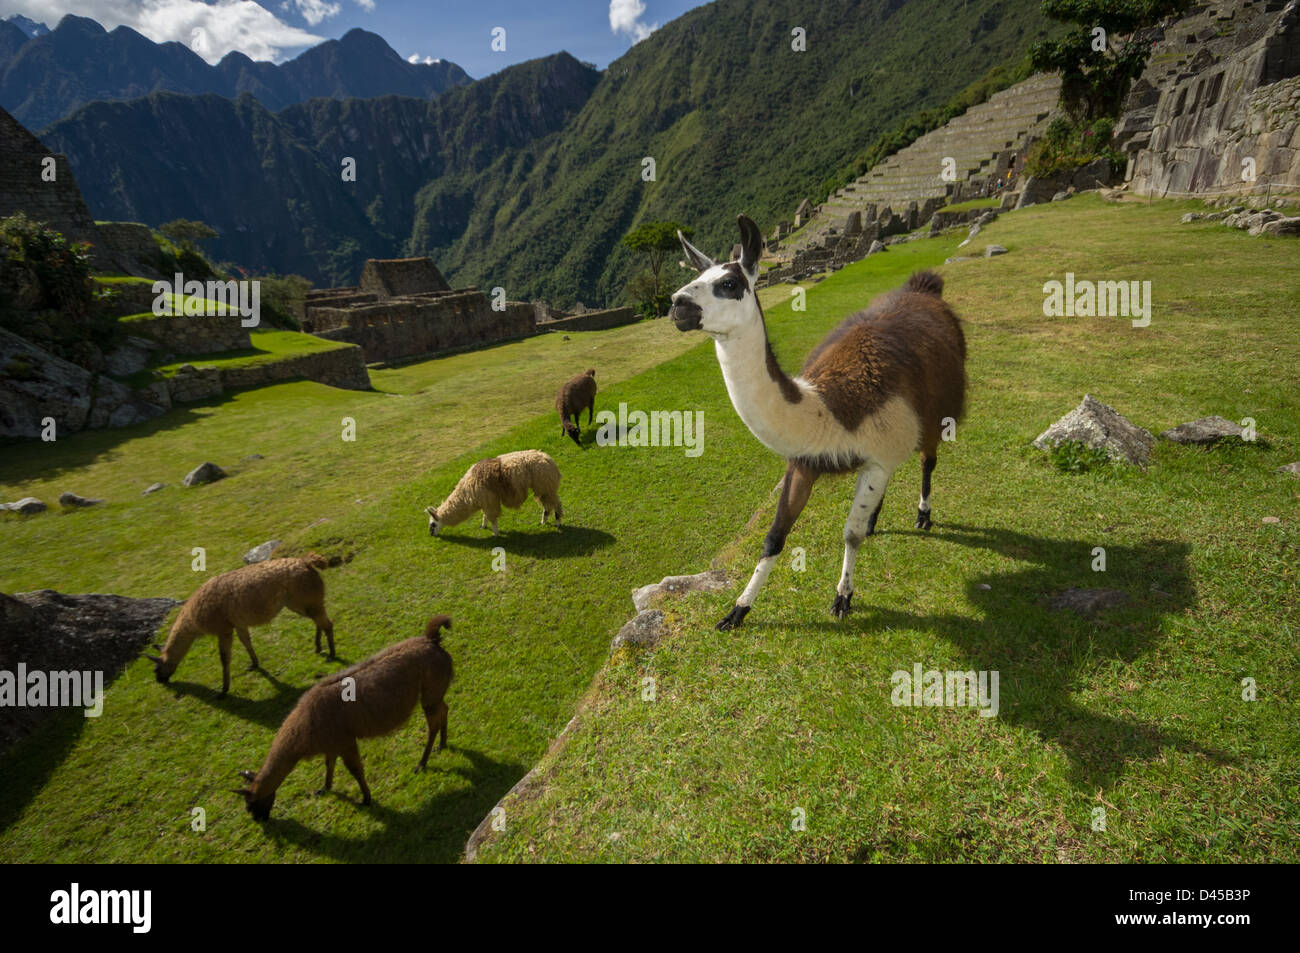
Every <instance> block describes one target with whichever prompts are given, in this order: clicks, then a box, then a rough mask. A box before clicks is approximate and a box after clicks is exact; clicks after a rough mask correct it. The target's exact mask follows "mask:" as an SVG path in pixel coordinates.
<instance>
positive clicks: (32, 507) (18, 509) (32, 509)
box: [4, 496, 49, 516]
mask: <svg viewBox="0 0 1300 953" xmlns="http://www.w3.org/2000/svg"><path fill="white" fill-rule="evenodd" d="M4 508H5V509H7V510H8V511H9V512H10V513H21V514H22V515H23V516H32V515H33V514H35V513H44V512H45V511H46V510H47V509H49V507H47V506H46V505H45V504H44V503H42V502H41V501H40V500H38V499H37V498H36V497H34V496H24V497H23V498H22V499H21V500H19V501H18V502H16V503H5V504H4Z"/></svg>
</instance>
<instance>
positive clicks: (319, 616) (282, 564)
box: [145, 553, 334, 695]
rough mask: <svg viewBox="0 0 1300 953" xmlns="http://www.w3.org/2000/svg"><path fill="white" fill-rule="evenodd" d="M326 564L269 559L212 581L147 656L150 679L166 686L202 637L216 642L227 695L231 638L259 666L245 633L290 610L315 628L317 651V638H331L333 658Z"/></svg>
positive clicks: (312, 559) (315, 559)
mask: <svg viewBox="0 0 1300 953" xmlns="http://www.w3.org/2000/svg"><path fill="white" fill-rule="evenodd" d="M327 566H329V561H328V560H326V558H325V557H324V556H321V555H318V554H317V553H308V554H307V555H306V556H303V557H301V558H299V557H292V556H291V557H285V558H281V559H268V560H266V561H265V562H260V563H254V564H253V565H251V566H241V567H240V568H238V569H232V570H230V572H223V573H221V575H219V576H213V577H212V578H211V579H209V580H208V581H207V582H205V583H204V584H203V585H201V586H199V588H198V589H197V590H195V592H194V595H192V596H190V597H189V598H188V599H187V600H185V605H183V606H181V611H180V615H178V616H177V617H176V621H175V622H173V623H172V628H171V633H170V634H169V635H168V636H167V644H165V645H162V646H159V645H158V644H157V643H155V644H154V648H155V649H159V651H160V652H161V653H162V654H161V655H146V656H145V658H147V659H149V661H151V662H153V664H154V677H156V678H157V679H158V681H160V682H163V683H166V682H167V680H168V679H170V678H171V677H172V673H174V672H175V671H176V667H177V666H178V665H180V664H181V660H182V659H184V658H185V656H186V654H187V653H188V652H189V650H190V646H191V645H193V644H194V640H195V639H197V638H199V637H200V636H203V635H215V636H216V637H217V649H218V651H219V652H220V653H221V694H222V695H225V694H226V693H227V692H228V691H230V651H231V648H232V647H233V644H234V637H235V636H236V635H238V636H239V641H240V642H242V643H243V644H244V648H245V649H247V650H248V658H249V661H250V663H251V664H250V665H249V668H250V669H255V668H257V667H258V664H259V663H258V661H257V653H256V652H254V651H253V642H252V640H251V639H250V638H249V634H248V630H249V628H250V627H252V626H255V625H265V624H266V623H268V622H270V621H271V620H272V619H274V618H275V617H276V616H277V615H279V614H280V610H281V609H286V608H287V609H289V610H291V611H293V612H296V613H298V615H301V616H305V617H306V618H308V619H311V620H312V621H313V622H315V623H316V651H317V652H319V651H320V637H321V633H324V634H325V636H326V638H328V639H329V647H330V653H329V657H330V658H333V657H334V623H333V622H331V621H330V618H329V616H328V615H326V614H325V580H323V579H322V578H321V575H320V573H319V572H318V571H317V570H319V569H325V568H326V567H327Z"/></svg>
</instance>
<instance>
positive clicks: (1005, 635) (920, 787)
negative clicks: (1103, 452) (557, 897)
mask: <svg viewBox="0 0 1300 953" xmlns="http://www.w3.org/2000/svg"><path fill="white" fill-rule="evenodd" d="M1190 207H1192V206H1191V205H1177V204H1172V203H1158V204H1156V205H1155V206H1153V207H1148V206H1146V205H1129V206H1124V207H1116V206H1110V207H1107V206H1104V205H1103V204H1102V203H1101V202H1100V201H1098V200H1095V199H1093V198H1084V199H1080V200H1076V201H1074V202H1071V203H1069V207H1067V208H1061V207H1060V206H1059V205H1054V206H1051V207H1043V208H1038V209H1033V210H1029V211H1027V212H1023V213H1017V214H1015V215H1014V216H1010V217H1006V218H1003V219H1001V220H999V221H998V222H997V223H996V224H995V225H994V226H992V227H991V229H990V230H986V232H985V233H983V234H981V236H980V240H981V241H990V242H998V243H1001V244H1005V245H1006V246H1007V247H1008V248H1009V249H1010V251H1011V253H1010V254H1009V255H1007V256H1005V257H1002V258H997V259H992V260H979V261H970V262H963V263H959V264H957V265H954V266H951V267H949V268H946V269H945V274H946V276H947V279H948V288H949V292H948V293H949V297H950V298H951V300H952V301H953V303H954V304H955V305H956V307H957V308H958V309H959V311H960V313H961V314H962V315H963V316H964V317H965V319H966V320H967V322H968V335H969V342H970V351H971V365H970V370H971V378H972V381H973V386H972V388H971V404H970V412H969V416H968V419H967V421H966V422H965V423H964V424H963V426H962V427H961V428H960V429H959V437H958V440H957V442H956V443H955V444H954V445H951V446H949V447H946V448H945V452H941V455H940V464H939V468H938V471H937V472H936V477H935V497H934V501H935V512H936V527H935V529H934V530H933V531H932V532H931V533H930V534H929V535H928V536H924V535H922V534H919V533H917V532H915V531H913V530H912V529H911V523H912V515H913V512H914V506H915V504H914V500H915V493H916V489H917V482H918V477H917V474H918V468H917V465H916V463H915V461H913V462H912V463H911V464H909V465H907V466H905V467H904V468H903V469H902V470H901V471H900V472H899V474H898V475H897V476H896V478H895V484H896V485H895V486H894V488H893V489H892V490H891V492H890V493H889V494H888V495H887V498H886V505H885V508H884V512H883V514H882V520H881V529H882V532H881V533H880V534H879V535H877V536H876V537H875V538H873V539H872V540H870V541H869V542H868V544H867V545H866V546H865V547H864V553H863V556H862V558H860V559H859V562H858V571H857V586H858V592H857V598H856V600H855V607H854V612H853V614H852V615H851V616H850V617H849V619H848V620H847V621H846V622H845V623H844V624H834V623H832V621H831V620H830V618H829V616H828V612H827V610H828V608H829V605H830V602H831V597H832V595H833V586H834V582H835V578H836V575H837V571H838V566H839V557H840V548H841V544H840V528H841V526H842V521H843V518H844V514H845V509H846V507H847V505H848V500H849V497H850V495H851V489H850V486H851V484H850V483H849V482H848V481H847V480H840V481H838V482H835V483H829V482H828V483H825V484H824V485H821V486H819V487H818V489H817V491H816V493H815V494H814V496H813V499H812V502H811V503H810V505H809V507H808V510H807V511H806V512H805V515H804V517H803V519H802V521H801V522H800V524H799V525H798V526H797V527H796V529H795V532H794V533H793V535H792V537H791V539H790V541H789V543H788V544H787V546H788V547H790V548H788V549H787V551H786V558H785V559H784V560H783V562H782V565H781V566H780V567H779V568H778V569H777V571H776V572H774V573H773V576H772V578H771V580H770V581H769V583H768V587H767V589H766V590H765V592H764V593H763V595H762V596H761V597H760V600H759V604H758V605H757V607H756V608H755V610H754V612H753V613H752V614H751V615H750V617H749V620H747V622H746V624H745V627H744V628H743V629H741V630H739V631H734V632H727V633H719V632H714V631H712V630H711V625H712V623H713V622H715V621H716V620H717V619H718V618H720V617H721V616H722V615H723V614H724V613H725V611H726V608H727V606H728V604H729V602H730V600H731V599H732V598H734V596H735V594H736V592H735V590H738V588H739V584H737V586H736V587H735V590H733V591H731V592H728V593H726V594H719V595H716V596H705V597H699V596H697V597H692V598H691V599H689V600H685V601H681V602H671V603H667V604H665V605H664V608H665V609H666V610H667V611H668V612H669V614H670V615H669V618H670V623H671V627H672V629H673V633H674V634H673V635H672V636H670V637H669V638H668V639H667V640H666V641H665V642H663V643H662V644H661V645H660V646H659V647H658V648H657V649H656V650H654V651H651V652H646V653H641V654H635V653H632V652H630V651H629V652H624V653H620V655H619V656H617V657H616V658H615V659H614V660H613V661H612V663H611V664H610V666H609V667H608V668H607V669H606V670H605V671H604V672H603V673H602V674H601V675H600V676H599V677H598V679H597V681H596V684H595V686H594V688H593V690H592V691H591V693H590V694H589V702H590V707H589V708H588V709H587V711H586V713H585V714H584V716H583V718H582V719H581V720H580V722H579V727H578V728H577V729H576V731H575V732H574V734H573V736H572V738H571V740H570V741H569V742H568V743H567V745H565V746H563V747H562V748H561V749H560V750H559V751H558V752H557V753H556V754H554V755H552V756H549V757H548V758H547V759H546V761H545V784H544V785H543V786H542V788H541V790H540V793H539V794H537V795H535V796H532V797H529V798H526V799H524V800H523V801H513V800H512V801H511V802H508V803H507V814H506V816H507V818H508V822H507V828H506V833H505V834H504V835H500V836H499V838H498V839H497V840H495V841H493V842H489V844H488V845H487V846H486V847H485V848H484V850H483V851H482V853H481V854H480V856H481V857H482V858H484V859H489V860H526V859H545V860H551V861H555V860H574V859H582V860H593V859H595V860H605V861H625V860H641V861H644V860H655V859H673V860H685V861H689V860H697V861H698V860H704V861H711V860H737V859H748V860H804V861H807V860H835V861H845V860H888V861H898V860H926V861H951V860H958V859H980V860H996V861H1015V860H1037V861H1041V860H1048V861H1052V860H1059V861H1144V862H1145V861H1168V860H1198V861H1199V860H1216V861H1230V862H1231V861H1238V860H1244V861H1267V860H1288V861H1291V862H1294V861H1296V860H1297V859H1298V858H1300V852H1298V851H1297V847H1296V844H1297V843H1298V842H1300V841H1298V840H1297V834H1300V812H1298V810H1297V807H1296V804H1297V801H1298V798H1297V794H1298V791H1297V780H1298V777H1300V772H1298V771H1297V741H1296V735H1295V724H1296V720H1297V697H1296V694H1295V689H1296V684H1297V676H1300V670H1298V668H1300V667H1298V666H1297V649H1298V648H1300V637H1298V636H1300V618H1297V606H1296V602H1295V592H1296V569H1295V567H1296V563H1297V545H1296V543H1297V532H1296V517H1297V507H1296V501H1297V499H1300V485H1298V484H1297V483H1296V482H1295V481H1294V478H1292V477H1289V476H1285V475H1281V474H1278V473H1276V472H1274V470H1275V468H1276V467H1277V466H1278V465H1280V464H1283V463H1287V462H1289V461H1291V460H1294V459H1296V457H1297V456H1300V453H1298V448H1300V413H1298V411H1300V396H1298V395H1300V389H1298V388H1297V383H1298V382H1297V380H1296V368H1297V367H1300V344H1298V343H1297V339H1296V335H1295V330H1294V329H1295V320H1296V318H1295V315H1296V313H1297V306H1298V305H1300V290H1298V289H1297V286H1296V283H1295V273H1294V270H1293V268H1292V265H1291V260H1292V258H1293V256H1294V254H1295V251H1294V246H1293V245H1288V244H1287V243H1285V242H1270V243H1261V242H1258V241H1252V240H1251V239H1249V238H1248V237H1247V236H1245V235H1244V234H1242V233H1240V232H1235V231H1228V230H1225V229H1222V228H1218V227H1215V226H1206V227H1195V228H1193V227H1189V226H1180V225H1178V224H1176V223H1177V218H1178V214H1179V213H1180V212H1181V211H1184V210H1185V209H1186V208H1190ZM978 251H979V249H978V248H976V252H977V253H978ZM894 255H895V251H891V252H890V254H889V255H886V256H873V257H872V258H871V259H869V260H867V261H864V262H862V263H859V264H858V265H855V266H852V267H850V268H847V269H845V270H844V271H843V272H841V273H840V274H838V275H836V276H834V277H832V278H830V279H828V280H827V281H825V282H824V283H822V284H820V285H819V286H817V287H816V288H815V289H813V290H812V291H810V292H809V297H808V302H809V312H808V316H807V317H806V318H803V317H795V318H793V319H792V318H791V317H790V316H789V315H788V313H784V312H783V311H781V310H777V309H773V310H772V311H771V312H770V313H769V319H770V324H771V326H772V329H773V335H774V337H775V338H776V340H777V341H778V342H780V343H781V344H783V345H784V346H785V349H786V350H787V351H788V352H794V351H797V350H800V349H802V347H804V346H805V345H807V344H808V343H809V342H810V341H812V340H813V339H814V338H815V337H816V336H817V334H818V333H820V331H821V330H822V329H824V328H825V327H826V326H827V325H828V324H829V323H830V322H831V321H832V320H833V319H834V318H835V317H836V316H838V315H839V314H840V313H842V312H843V311H845V310H847V309H849V308H851V307H853V306H854V305H856V304H857V303H858V302H859V301H861V300H862V293H863V292H864V291H865V290H867V289H869V288H870V289H872V290H874V289H876V288H879V287H883V286H887V285H888V284H890V283H891V282H892V280H893V278H895V277H897V275H896V274H890V275H882V274H878V273H876V269H879V268H881V267H882V266H883V267H888V266H896V265H897V264H898V263H899V261H898V259H897V258H895V257H893V256H894ZM1193 261H1194V262H1197V265H1196V266H1195V267H1189V265H1188V262H1193ZM890 271H893V272H897V271H900V269H896V268H892V267H891V268H890ZM1065 271H1075V272H1076V273H1077V274H1078V276H1079V277H1092V278H1096V279H1099V280H1101V279H1106V278H1118V277H1124V278H1140V279H1149V280H1151V281H1152V282H1153V287H1154V294H1155V296H1156V306H1155V313H1154V317H1153V321H1152V325H1151V327H1149V328H1146V329H1134V328H1132V327H1131V326H1130V323H1129V322H1128V321H1127V320H1123V319H1108V318H1099V319H1059V318H1045V317H1043V315H1042V313H1041V304H1042V292H1041V284H1042V282H1043V281H1045V280H1047V279H1049V278H1051V277H1056V278H1060V277H1062V273H1063V272H1065ZM1085 391H1090V392H1092V393H1093V394H1095V395H1097V396H1099V397H1100V398H1101V399H1103V400H1106V401H1108V402H1111V403H1113V404H1114V405H1116V406H1117V407H1118V408H1120V409H1121V411H1123V412H1125V413H1127V414H1129V415H1130V416H1131V417H1132V418H1133V419H1134V420H1135V421H1136V422H1138V423H1139V424H1142V425H1145V426H1147V427H1149V428H1151V429H1153V430H1159V429H1164V428H1165V427H1168V426H1171V425H1173V424H1175V423H1178V422H1180V421H1183V420H1187V419H1191V418H1193V417H1197V416H1201V415H1203V414H1209V413H1221V414H1223V415H1225V416H1227V417H1230V418H1234V419H1240V418H1242V417H1244V416H1252V417H1254V418H1255V419H1256V420H1257V421H1258V423H1259V427H1260V429H1261V433H1262V434H1263V435H1264V436H1266V437H1267V438H1268V440H1269V441H1270V443H1271V448H1256V447H1244V446H1238V447H1236V448H1225V449H1223V450H1216V451H1212V452H1208V453H1207V452H1203V451H1199V450H1194V449H1188V448H1180V447H1176V446H1173V445H1170V444H1165V443H1162V444H1161V445H1160V446H1159V448H1158V450H1157V453H1156V456H1155V460H1154V463H1153V465H1152V467H1151V469H1150V472H1149V473H1147V474H1142V473H1140V472H1138V471H1134V470H1126V471H1113V472H1111V471H1104V472H1099V473H1091V474H1087V475H1083V476H1066V475H1063V474H1059V473H1057V472H1055V471H1054V470H1053V469H1051V468H1050V466H1048V465H1047V464H1046V463H1045V462H1044V460H1043V459H1042V457H1041V455H1039V454H1037V453H1036V452H1034V451H1030V450H1027V449H1026V444H1027V443H1028V441H1029V440H1031V439H1032V438H1033V436H1034V435H1035V434H1037V433H1038V432H1039V431H1040V430H1041V429H1042V428H1043V427H1045V426H1046V425H1047V424H1048V423H1050V422H1051V420H1052V419H1054V418H1055V417H1057V416H1058V415H1059V414H1060V413H1062V412H1063V411H1065V410H1066V409H1068V408H1069V407H1071V406H1073V405H1074V404H1075V403H1076V402H1077V401H1078V399H1079V397H1080V396H1081V394H1082V393H1083V392H1085ZM714 446H715V448H717V451H718V452H720V453H726V454H728V455H730V456H731V457H732V458H733V459H734V460H735V462H736V464H737V466H744V467H747V468H748V467H750V466H751V461H753V460H764V461H765V466H764V467H763V468H762V469H761V477H762V478H761V479H757V478H756V479H755V480H754V481H753V482H752V483H751V485H750V488H749V490H748V491H747V496H748V498H749V499H750V500H751V501H752V502H753V503H754V505H756V506H759V507H760V512H759V514H758V515H757V517H756V518H755V519H754V520H752V521H750V522H749V524H748V525H746V526H745V527H744V529H743V530H742V528H741V524H740V523H739V522H736V523H731V524H712V525H710V524H707V523H704V522H701V523H700V524H699V528H700V531H701V532H702V533H705V534H707V533H709V532H712V533H715V534H717V536H718V539H719V542H720V543H721V542H723V541H725V540H728V539H731V538H732V537H734V536H735V534H736V533H737V532H739V533H740V535H739V537H737V538H735V539H734V540H733V541H732V542H731V543H729V544H727V545H726V546H723V547H722V551H721V554H720V556H719V558H718V560H717V563H718V564H719V565H721V566H724V567H726V568H728V569H730V570H732V571H733V573H734V574H735V576H736V578H737V579H738V580H740V579H744V578H745V577H747V575H748V572H749V571H750V569H751V568H752V566H753V561H754V559H755V558H756V555H757V552H758V550H759V548H760V545H761V539H762V535H763V533H764V532H765V530H766V527H767V524H768V522H769V521H770V519H771V515H772V512H773V510H774V507H775V500H774V497H773V495H772V494H771V493H770V492H769V488H770V487H771V482H770V481H772V480H773V479H775V477H776V474H777V472H778V470H779V466H778V464H777V462H776V461H775V460H773V459H771V457H770V455H767V454H766V453H765V452H764V451H763V450H761V448H758V447H757V446H755V445H754V444H753V442H752V441H751V440H750V439H749V438H747V437H742V439H741V440H740V441H739V443H737V444H736V445H734V446H732V447H723V446H720V445H719V444H716V443H715V444H714ZM1265 515H1273V516H1279V517H1281V518H1282V522H1281V524H1274V525H1268V524H1263V523H1262V522H1261V518H1262V517H1263V516H1265ZM795 546H801V547H805V548H806V550H807V556H806V560H807V569H806V571H805V572H804V573H798V572H795V571H793V570H792V548H793V547H795ZM1094 546H1103V547H1105V549H1106V551H1107V568H1106V572H1105V573H1104V575H1103V574H1100V573H1094V572H1092V571H1091V562H1092V548H1093V547H1094ZM700 568H703V566H702V565H700V564H689V563H687V562H685V561H683V562H682V563H681V564H680V565H679V566H678V569H679V570H680V571H690V570H694V569H700ZM1072 585H1073V586H1086V587H1095V586H1106V587H1113V588H1119V589H1123V590H1125V591H1126V592H1128V593H1130V594H1131V596H1132V597H1133V598H1132V601H1131V602H1130V604H1129V605H1128V606H1127V607H1125V608H1123V609H1120V610H1118V611H1115V612H1113V613H1110V614H1108V615H1107V616H1106V617H1105V618H1104V619H1102V620H1101V621H1098V622H1095V623H1089V622H1085V621H1082V620H1080V619H1077V618H1074V617H1073V616H1071V615H1068V614H1059V613H1053V612H1050V611H1049V610H1048V608H1047V606H1046V598H1045V597H1047V596H1050V595H1051V594H1052V593H1054V592H1056V591H1058V590H1059V589H1062V588H1065V587H1067V586H1072ZM984 586H987V587H989V588H987V589H984V588H982V587H984ZM917 662H920V663H921V664H922V665H923V667H924V668H926V669H931V668H933V669H940V670H948V669H957V670H967V669H976V670H981V669H983V670H998V671H999V672H1000V677H1001V684H1000V689H1001V712H1000V715H999V716H998V717H997V718H992V719H986V718H982V717H979V716H978V715H977V714H976V713H975V712H974V711H971V710H969V709H944V708H920V709H916V708H902V707H898V708H896V707H893V706H892V705H891V704H890V692H891V682H890V676H891V673H892V672H894V671H896V670H900V669H902V670H908V671H910V670H911V669H912V666H913V665H914V664H915V663H917ZM1248 676H1249V677H1253V678H1255V679H1256V680H1257V683H1258V686H1259V700H1258V701H1256V702H1254V703H1253V704H1252V703H1248V702H1244V701H1242V700H1241V698H1240V692H1241V687H1240V682H1241V679H1242V678H1244V677H1248ZM647 677H653V678H654V679H655V680H656V699H655V700H654V701H653V702H647V701H644V700H642V690H643V685H644V679H645V678H647ZM1099 807H1100V808H1104V809H1105V810H1106V812H1107V817H1106V822H1107V823H1106V831H1105V832H1099V831H1094V830H1092V822H1093V819H1094V814H1093V811H1094V809H1096V808H1099ZM796 808H802V809H803V810H804V811H805V812H806V815H807V830H806V831H804V832H794V831H792V830H791V823H792V818H793V814H792V812H793V811H794V809H796Z"/></svg>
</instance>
